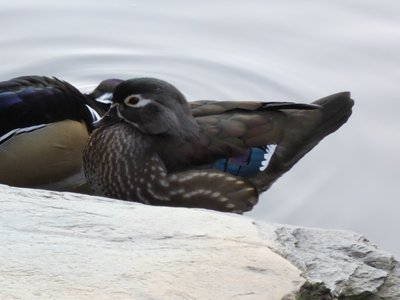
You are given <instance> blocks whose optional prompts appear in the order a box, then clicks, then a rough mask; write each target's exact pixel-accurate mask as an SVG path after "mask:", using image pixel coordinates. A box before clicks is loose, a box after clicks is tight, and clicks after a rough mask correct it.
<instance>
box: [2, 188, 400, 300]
mask: <svg viewBox="0 0 400 300" xmlns="http://www.w3.org/2000/svg"><path fill="white" fill-rule="evenodd" d="M0 193H1V201H0V206H1V207H0V211H1V213H0V214H1V217H0V225H1V226H0V245H1V247H0V266H1V272H0V282H1V289H0V298H1V299H53V298H56V299H97V298H99V299H109V298H113V299H268V300H274V299H277V300H278V299H279V300H280V299H282V300H291V299H292V300H294V299H307V300H308V299H339V298H340V299H400V284H399V278H400V274H399V264H398V262H397V261H396V260H395V259H394V258H393V256H391V255H390V254H388V253H386V252H383V251H380V250H378V249H376V247H375V246H373V245H371V244H370V243H369V242H368V241H367V240H365V239H364V238H363V237H361V236H360V235H358V234H355V233H351V232H346V231H329V230H320V229H310V228H301V227H295V226H287V225H277V224H268V223H263V222H259V221H254V220H252V219H250V218H247V217H243V216H238V215H233V214H226V213H219V212H213V211H207V210H200V209H186V208H168V207H155V206H146V205H142V204H137V203H130V202H124V201H118V200H112V199H107V198H101V197H91V196H87V195H80V194H72V193H57V192H51V191H42V190H32V189H18V188H11V187H7V186H4V185H0Z"/></svg>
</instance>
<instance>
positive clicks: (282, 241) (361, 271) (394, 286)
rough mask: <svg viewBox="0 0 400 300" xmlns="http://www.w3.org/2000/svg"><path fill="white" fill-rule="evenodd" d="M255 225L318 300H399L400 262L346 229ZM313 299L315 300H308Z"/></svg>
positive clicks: (306, 290) (304, 290)
mask: <svg viewBox="0 0 400 300" xmlns="http://www.w3.org/2000/svg"><path fill="white" fill-rule="evenodd" d="M255 224H256V226H257V227H258V228H259V230H260V232H261V233H262V234H263V235H264V236H265V238H266V239H267V240H269V241H270V242H272V243H273V246H272V247H271V249H272V250H273V251H275V252H276V253H278V254H280V255H282V257H285V258H286V259H288V260H289V261H290V262H292V263H293V264H294V265H295V266H297V267H298V268H299V269H300V270H302V271H303V275H304V276H305V278H307V281H308V283H307V284H306V285H305V286H303V289H302V292H303V293H304V294H305V295H308V297H309V294H310V293H311V294H312V292H313V290H314V289H315V291H314V292H317V293H320V294H319V297H321V298H318V297H316V298H315V299H371V300H373V299H400V276H399V270H400V268H399V263H398V262H397V261H396V260H395V258H394V257H393V256H392V255H391V254H389V253H387V252H385V251H381V250H378V249H377V247H376V246H375V245H373V244H371V243H370V242H369V241H368V240H367V239H366V238H365V237H363V236H361V235H359V234H357V233H353V232H349V231H343V230H322V229H316V228H302V227H296V226H289V225H278V224H265V223H262V222H256V223H255ZM304 299H310V298H304Z"/></svg>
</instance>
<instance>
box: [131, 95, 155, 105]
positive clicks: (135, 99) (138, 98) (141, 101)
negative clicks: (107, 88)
mask: <svg viewBox="0 0 400 300" xmlns="http://www.w3.org/2000/svg"><path fill="white" fill-rule="evenodd" d="M152 101H153V100H152V99H146V98H143V97H142V95H140V94H136V95H129V96H128V97H126V98H125V99H124V103H125V104H126V105H127V106H130V107H143V106H146V105H147V104H149V103H151V102H152Z"/></svg>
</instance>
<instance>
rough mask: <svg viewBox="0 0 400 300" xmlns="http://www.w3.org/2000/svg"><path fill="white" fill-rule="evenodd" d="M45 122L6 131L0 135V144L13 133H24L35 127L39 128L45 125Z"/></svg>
mask: <svg viewBox="0 0 400 300" xmlns="http://www.w3.org/2000/svg"><path fill="white" fill-rule="evenodd" d="M46 125H47V124H40V125H35V126H30V127H25V128H16V129H13V130H11V131H9V132H7V133H6V134H4V135H2V136H0V144H1V143H3V141H6V140H8V139H9V138H11V137H12V136H14V135H18V134H21V133H25V132H31V131H34V130H37V129H40V128H42V127H45V126H46Z"/></svg>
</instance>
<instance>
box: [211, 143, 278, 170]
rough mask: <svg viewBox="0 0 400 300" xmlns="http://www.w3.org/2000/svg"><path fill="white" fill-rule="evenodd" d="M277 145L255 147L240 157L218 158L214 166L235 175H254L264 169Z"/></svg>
mask: <svg viewBox="0 0 400 300" xmlns="http://www.w3.org/2000/svg"><path fill="white" fill-rule="evenodd" d="M275 148H276V145H266V146H264V147H253V148H250V149H247V151H246V153H244V154H243V155H241V156H239V157H233V158H227V159H226V158H223V159H219V160H217V161H216V162H215V163H214V164H213V165H212V168H214V169H217V170H220V171H223V172H228V173H230V174H232V175H235V176H241V177H252V176H255V175H257V174H258V173H260V172H261V171H264V170H265V169H266V168H267V166H268V163H269V161H270V159H271V156H272V155H273V154H274V152H275Z"/></svg>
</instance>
